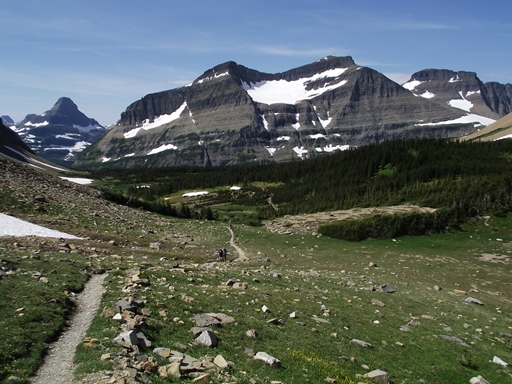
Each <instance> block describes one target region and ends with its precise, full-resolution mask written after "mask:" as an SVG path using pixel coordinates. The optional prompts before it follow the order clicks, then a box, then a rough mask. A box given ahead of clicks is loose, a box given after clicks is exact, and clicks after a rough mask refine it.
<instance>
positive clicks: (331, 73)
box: [242, 68, 347, 104]
mask: <svg viewBox="0 0 512 384" xmlns="http://www.w3.org/2000/svg"><path fill="white" fill-rule="evenodd" d="M346 70H347V68H334V69H329V70H327V71H324V72H321V73H317V74H315V75H313V76H311V77H306V78H301V79H298V80H294V81H286V80H270V81H261V82H258V83H250V84H248V83H243V84H242V86H243V88H244V89H245V90H246V91H247V93H248V94H249V96H251V98H252V99H253V100H254V101H257V102H259V103H265V104H276V103H285V104H296V103H298V102H299V101H301V100H307V99H311V98H313V97H315V96H318V95H321V94H323V93H324V92H327V91H330V90H333V89H336V88H339V87H341V86H343V85H345V84H346V82H347V80H341V81H338V80H339V77H340V76H341V75H342V74H343V73H344V72H345V71H346ZM323 78H333V79H334V80H333V82H330V83H326V84H325V85H324V86H323V87H321V88H318V89H307V86H308V84H309V83H311V82H312V81H315V80H319V79H323Z"/></svg>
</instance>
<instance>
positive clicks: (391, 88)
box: [75, 56, 511, 168]
mask: <svg viewBox="0 0 512 384" xmlns="http://www.w3.org/2000/svg"><path fill="white" fill-rule="evenodd" d="M462 74H463V73H462V72H461V73H459V79H460V77H461V76H462ZM429 76H431V77H432V79H431V80H432V81H428V80H429V79H428V77H429ZM454 76H455V75H454V74H451V73H445V72H443V71H441V72H436V71H435V70H427V71H424V73H423V72H418V73H417V74H415V75H413V78H412V79H411V81H410V82H408V83H407V84H406V87H403V86H401V85H400V84H397V83H395V82H393V81H392V80H390V79H388V78H387V77H386V76H384V75H383V74H381V73H379V72H377V71H375V70H373V69H371V68H367V67H362V66H359V65H357V64H356V63H354V61H353V59H352V58H351V57H332V56H329V57H326V58H323V59H321V60H318V61H316V62H314V63H311V64H308V65H305V66H302V67H299V68H295V69H291V70H289V71H286V72H282V73H275V74H269V73H262V72H259V71H256V70H253V69H250V68H247V67H244V66H242V65H239V64H237V63H235V62H226V63H224V64H220V65H218V66H216V67H214V68H212V69H209V70H208V71H206V72H205V73H204V74H202V75H201V76H199V77H198V78H197V79H196V80H195V81H194V82H193V83H192V84H190V85H189V86H185V87H181V88H176V89H172V90H168V91H163V92H158V93H153V94H149V95H146V96H145V97H143V98H142V99H140V100H138V101H136V102H134V103H132V104H131V105H129V106H128V108H127V109H126V110H125V111H124V112H123V113H122V114H121V119H120V121H119V122H118V123H117V125H116V126H115V127H113V128H112V129H111V130H110V131H109V132H107V133H106V134H105V135H104V136H103V137H102V138H101V139H100V140H99V141H98V142H96V143H95V144H94V145H92V146H90V147H88V148H87V149H86V150H85V151H83V152H82V153H80V155H79V156H78V158H77V161H76V162H75V165H76V166H80V167H119V168H127V167H162V166H177V165H204V166H209V165H226V164H241V163H264V162H279V161H293V160H298V159H305V158H312V157H315V156H321V155H324V154H326V153H330V152H332V151H337V150H344V149H347V148H349V147H351V146H360V145H365V144H369V143H372V142H376V141H382V140H386V139H399V138H410V137H458V136H463V135H467V134H469V133H472V132H474V131H475V130H477V129H478V128H480V127H484V126H486V125H488V124H490V123H492V122H493V121H494V120H495V119H496V118H497V117H500V116H501V114H503V113H505V111H506V110H507V108H508V109H510V107H511V103H510V101H507V100H505V99H503V97H504V96H505V95H507V94H508V93H507V92H509V91H508V88H507V86H504V87H502V88H500V87H498V86H496V87H490V86H488V87H487V88H489V87H490V88H492V89H493V90H494V91H492V92H491V91H490V90H489V89H487V88H486V86H485V84H480V83H481V82H479V80H478V79H477V78H476V76H474V78H470V77H468V80H469V79H471V81H472V82H473V83H474V87H473V86H472V85H470V84H469V83H468V82H467V81H466V80H465V79H466V77H464V80H460V82H456V81H455V80H454V81H452V82H450V79H451V78H452V77H454ZM454 78H455V77H454ZM434 79H435V80H434ZM446 83H447V84H448V85H449V86H447V85H446ZM434 84H439V85H438V86H437V88H427V86H430V85H434ZM442 84H445V87H444V88H443V87H442ZM462 84H465V85H464V87H465V88H464V89H463V90H461V92H462V93H459V91H458V88H457V87H458V86H460V85H462ZM413 85H414V86H413ZM450 86H451V87H452V88H450ZM477 86H479V88H477ZM422 87H425V88H424V89H423V88H422ZM441 89H443V91H442V92H441V91H440V90H441ZM483 89H486V90H485V92H484V91H483ZM478 90H480V93H472V92H473V91H474V92H476V91H478ZM428 92H430V93H428ZM436 92H437V93H436ZM431 94H433V95H434V96H431ZM420 96H423V97H420ZM469 102H471V103H472V104H473V106H472V107H471V108H469V107H468V106H469ZM468 108H469V110H468Z"/></svg>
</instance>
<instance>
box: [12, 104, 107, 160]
mask: <svg viewBox="0 0 512 384" xmlns="http://www.w3.org/2000/svg"><path fill="white" fill-rule="evenodd" d="M10 128H11V129H12V130H13V131H15V132H16V133H17V134H18V135H20V137H21V138H22V139H23V140H24V142H25V143H26V144H27V145H28V146H29V147H30V148H31V149H32V150H33V151H34V152H35V153H37V154H38V155H39V156H41V157H43V158H45V159H47V160H49V161H52V162H54V163H57V164H62V165H67V166H69V165H71V164H73V161H74V160H75V156H76V154H77V153H78V152H80V151H82V150H83V149H84V148H86V147H87V146H88V145H91V144H92V143H94V142H95V141H97V140H98V139H99V138H100V137H101V136H102V135H103V134H104V133H105V132H106V128H105V127H103V126H101V125H100V124H99V123H98V122H97V121H96V120H94V119H91V118H89V117H87V116H86V115H85V114H84V113H82V112H81V111H80V110H79V109H78V107H77V106H76V104H75V103H74V102H73V101H72V100H71V99H70V98H67V97H61V98H60V99H59V100H58V101H57V102H56V103H55V105H54V106H53V108H51V109H50V110H48V111H46V112H44V113H43V114H42V115H36V114H29V115H27V116H26V117H25V118H24V119H23V120H22V121H20V122H18V123H16V124H15V125H13V126H11V127H10Z"/></svg>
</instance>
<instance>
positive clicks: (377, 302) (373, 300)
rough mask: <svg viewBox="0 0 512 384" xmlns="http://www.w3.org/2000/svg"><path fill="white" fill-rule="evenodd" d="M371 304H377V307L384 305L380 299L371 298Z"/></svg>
mask: <svg viewBox="0 0 512 384" xmlns="http://www.w3.org/2000/svg"><path fill="white" fill-rule="evenodd" d="M372 304H373V305H377V306H379V307H385V306H386V304H384V303H383V302H382V301H380V300H377V299H372Z"/></svg>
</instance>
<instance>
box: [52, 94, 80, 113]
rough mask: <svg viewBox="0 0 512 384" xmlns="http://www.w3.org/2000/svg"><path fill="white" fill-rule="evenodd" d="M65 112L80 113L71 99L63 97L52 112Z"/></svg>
mask: <svg viewBox="0 0 512 384" xmlns="http://www.w3.org/2000/svg"><path fill="white" fill-rule="evenodd" d="M57 110H65V111H78V106H77V105H76V104H75V103H74V102H73V100H71V99H70V98H69V97H61V98H59V100H57V102H56V103H55V104H54V106H53V107H52V109H50V111H57Z"/></svg>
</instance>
